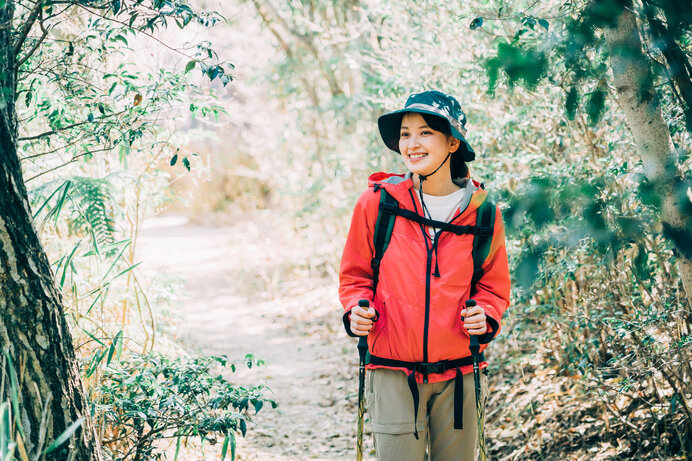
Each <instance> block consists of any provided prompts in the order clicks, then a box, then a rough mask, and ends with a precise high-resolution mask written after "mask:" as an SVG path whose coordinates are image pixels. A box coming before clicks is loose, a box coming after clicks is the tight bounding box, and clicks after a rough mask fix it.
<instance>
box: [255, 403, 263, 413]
mask: <svg viewBox="0 0 692 461" xmlns="http://www.w3.org/2000/svg"><path fill="white" fill-rule="evenodd" d="M263 406H264V402H263V401H261V400H257V401H256V402H255V403H254V407H255V414H257V413H259V411H260V410H261V409H262V407H263Z"/></svg>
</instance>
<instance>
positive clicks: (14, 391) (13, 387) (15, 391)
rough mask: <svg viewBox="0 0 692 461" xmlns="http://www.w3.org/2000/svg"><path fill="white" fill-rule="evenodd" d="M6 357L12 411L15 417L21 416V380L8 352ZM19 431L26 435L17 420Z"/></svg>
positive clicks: (19, 421)
mask: <svg viewBox="0 0 692 461" xmlns="http://www.w3.org/2000/svg"><path fill="white" fill-rule="evenodd" d="M5 357H6V358H7V369H8V371H9V373H10V401H11V402H12V409H13V410H14V414H15V415H20V414H21V413H20V412H19V380H18V379H17V372H16V371H15V369H14V363H13V362H12V357H11V356H10V353H9V352H8V351H5ZM17 429H19V433H20V434H21V435H22V436H23V435H24V428H23V427H22V423H21V420H19V419H18V420H17Z"/></svg>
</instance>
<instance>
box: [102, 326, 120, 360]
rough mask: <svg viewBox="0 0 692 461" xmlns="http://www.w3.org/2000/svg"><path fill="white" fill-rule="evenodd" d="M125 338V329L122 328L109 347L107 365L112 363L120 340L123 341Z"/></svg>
mask: <svg viewBox="0 0 692 461" xmlns="http://www.w3.org/2000/svg"><path fill="white" fill-rule="evenodd" d="M122 338H123V331H122V330H120V331H119V332H118V333H117V334H116V335H115V338H113V341H112V342H111V347H110V348H109V349H108V358H107V359H106V366H108V365H110V364H111V359H112V358H113V354H115V352H116V350H117V349H118V346H119V344H120V342H121V341H122Z"/></svg>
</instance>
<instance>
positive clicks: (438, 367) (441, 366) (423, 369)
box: [416, 362, 447, 376]
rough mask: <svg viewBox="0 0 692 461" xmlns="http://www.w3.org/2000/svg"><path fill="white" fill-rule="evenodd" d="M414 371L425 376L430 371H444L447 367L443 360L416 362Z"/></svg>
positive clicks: (430, 372)
mask: <svg viewBox="0 0 692 461" xmlns="http://www.w3.org/2000/svg"><path fill="white" fill-rule="evenodd" d="M416 371H417V372H418V373H422V374H424V375H426V376H427V375H429V374H432V373H444V372H445V371H447V369H446V368H445V362H434V363H431V362H420V363H417V364H416Z"/></svg>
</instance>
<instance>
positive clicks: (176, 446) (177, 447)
mask: <svg viewBox="0 0 692 461" xmlns="http://www.w3.org/2000/svg"><path fill="white" fill-rule="evenodd" d="M182 439H183V438H182V437H181V436H178V438H177V440H176V441H175V455H173V461H178V453H180V442H181V441H182ZM221 459H222V461H223V458H221Z"/></svg>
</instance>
